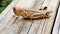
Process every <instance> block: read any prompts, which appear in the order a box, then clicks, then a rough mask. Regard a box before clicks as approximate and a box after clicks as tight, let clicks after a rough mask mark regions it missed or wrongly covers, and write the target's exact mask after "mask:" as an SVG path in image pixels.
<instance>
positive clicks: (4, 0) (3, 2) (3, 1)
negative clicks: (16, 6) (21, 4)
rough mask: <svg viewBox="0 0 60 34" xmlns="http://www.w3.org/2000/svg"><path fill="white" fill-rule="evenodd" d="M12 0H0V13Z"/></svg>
mask: <svg viewBox="0 0 60 34" xmlns="http://www.w3.org/2000/svg"><path fill="white" fill-rule="evenodd" d="M11 2H12V0H0V13H1V12H2V11H3V10H4V9H5V8H6V7H7V6H8V5H9V4H10V3H11Z"/></svg>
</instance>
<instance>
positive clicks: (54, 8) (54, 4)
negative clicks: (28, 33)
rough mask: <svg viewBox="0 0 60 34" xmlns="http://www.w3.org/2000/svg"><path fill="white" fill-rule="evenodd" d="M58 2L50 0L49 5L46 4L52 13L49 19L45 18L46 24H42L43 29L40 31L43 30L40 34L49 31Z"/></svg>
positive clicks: (45, 33)
mask: <svg viewBox="0 0 60 34" xmlns="http://www.w3.org/2000/svg"><path fill="white" fill-rule="evenodd" d="M58 3H59V0H57V1H56V0H52V1H51V3H50V5H49V6H48V10H52V15H51V17H50V18H49V19H46V22H45V23H46V25H45V26H44V30H43V31H42V32H43V33H42V34H50V33H51V28H52V25H53V21H54V18H55V14H56V9H57V7H58ZM52 5H53V6H52ZM39 34H40V33H39Z"/></svg>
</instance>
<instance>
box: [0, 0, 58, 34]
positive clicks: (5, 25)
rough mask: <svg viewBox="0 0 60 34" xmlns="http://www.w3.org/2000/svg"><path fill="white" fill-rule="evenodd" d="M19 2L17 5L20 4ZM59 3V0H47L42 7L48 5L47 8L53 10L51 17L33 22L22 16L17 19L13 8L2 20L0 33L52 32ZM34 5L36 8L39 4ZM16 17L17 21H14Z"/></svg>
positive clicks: (43, 33)
mask: <svg viewBox="0 0 60 34" xmlns="http://www.w3.org/2000/svg"><path fill="white" fill-rule="evenodd" d="M43 1H44V0H43ZM43 1H42V2H43ZM19 2H20V1H19ZM19 2H18V3H17V4H16V5H18V4H19ZM46 2H47V3H46ZM48 2H49V3H48ZM44 4H46V5H44ZM58 4H59V0H45V1H44V3H43V4H42V5H41V7H44V6H48V9H47V10H50V11H52V13H51V17H50V18H48V19H37V20H33V23H32V22H31V21H30V20H25V19H23V18H22V17H19V18H18V19H16V18H15V17H13V10H12V9H11V10H10V11H9V13H7V15H6V16H5V17H4V18H3V19H1V20H0V24H1V26H0V29H1V30H0V34H50V33H51V28H52V25H53V21H54V18H55V14H56V10H57V7H58ZM16 5H15V6H16ZM27 5H29V4H27ZM34 6H35V8H36V7H37V6H38V5H37V4H36V5H34ZM28 8H31V7H28ZM37 9H39V7H37ZM15 19H16V21H15V22H14V20H15ZM13 22H14V23H13Z"/></svg>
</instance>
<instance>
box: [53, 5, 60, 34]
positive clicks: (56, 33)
mask: <svg viewBox="0 0 60 34" xmlns="http://www.w3.org/2000/svg"><path fill="white" fill-rule="evenodd" d="M59 29H60V6H59V9H58V14H57V17H56V21H55V25H54V28H53V33H52V34H60V32H59V31H60V30H59Z"/></svg>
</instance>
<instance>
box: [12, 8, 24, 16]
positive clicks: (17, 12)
mask: <svg viewBox="0 0 60 34" xmlns="http://www.w3.org/2000/svg"><path fill="white" fill-rule="evenodd" d="M13 12H14V14H15V15H16V16H20V15H23V14H24V13H25V9H24V8H19V7H14V8H13Z"/></svg>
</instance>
